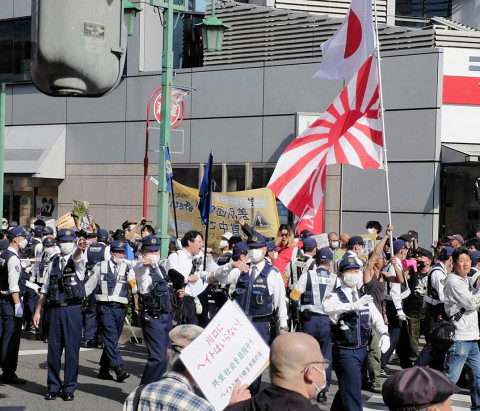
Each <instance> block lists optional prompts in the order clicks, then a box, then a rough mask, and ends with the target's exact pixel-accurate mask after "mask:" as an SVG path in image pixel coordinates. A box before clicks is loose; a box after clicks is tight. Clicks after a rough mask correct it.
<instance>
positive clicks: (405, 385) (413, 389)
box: [382, 367, 460, 410]
mask: <svg viewBox="0 0 480 411" xmlns="http://www.w3.org/2000/svg"><path fill="white" fill-rule="evenodd" d="M459 391H460V389H459V388H458V387H457V386H456V385H454V384H453V383H452V382H451V381H450V380H449V379H448V378H447V377H446V376H445V374H443V373H441V372H440V371H437V370H434V369H432V368H428V367H412V368H407V369H405V370H402V371H399V372H397V373H395V374H394V375H392V376H391V377H390V378H388V379H387V381H385V383H384V384H383V387H382V396H383V401H384V402H385V405H387V406H388V408H389V409H390V410H402V409H405V408H407V407H418V406H424V407H428V406H430V405H433V404H441V403H442V402H444V401H445V400H446V399H447V398H448V397H450V396H451V395H452V394H454V393H456V392H459ZM410 409H411V408H410Z"/></svg>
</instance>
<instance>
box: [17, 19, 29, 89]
mask: <svg viewBox="0 0 480 411" xmlns="http://www.w3.org/2000/svg"><path fill="white" fill-rule="evenodd" d="M30 32H31V20H30V19H27V20H17V21H15V22H14V39H13V81H25V80H29V79H30V55H31V41H30Z"/></svg>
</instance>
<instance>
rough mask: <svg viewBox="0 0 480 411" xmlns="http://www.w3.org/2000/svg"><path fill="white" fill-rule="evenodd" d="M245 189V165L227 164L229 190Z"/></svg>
mask: <svg viewBox="0 0 480 411" xmlns="http://www.w3.org/2000/svg"><path fill="white" fill-rule="evenodd" d="M241 190H245V166H244V165H241V166H237V165H227V191H241Z"/></svg>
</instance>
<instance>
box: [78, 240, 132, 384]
mask: <svg viewBox="0 0 480 411" xmlns="http://www.w3.org/2000/svg"><path fill="white" fill-rule="evenodd" d="M87 252H88V251H87ZM110 253H111V258H110V260H107V261H101V262H99V263H97V264H96V265H95V267H94V268H93V270H92V274H91V276H90V277H89V279H88V280H87V282H86V283H85V293H86V294H87V295H89V294H90V293H91V292H92V291H94V297H95V300H96V301H97V306H98V314H99V319H100V323H101V333H102V337H103V341H104V344H105V346H104V348H103V353H102V357H101V358H100V372H99V373H98V378H100V379H101V380H112V379H113V377H112V376H111V375H110V369H113V370H114V371H115V374H116V376H117V381H118V382H122V381H123V380H126V379H127V378H128V377H130V374H129V373H127V372H126V371H125V370H124V369H123V360H122V354H121V353H120V350H119V349H118V346H117V344H118V339H119V338H120V335H121V334H122V330H123V324H124V322H125V314H126V310H127V306H128V301H129V291H128V290H129V288H130V284H132V285H133V286H135V273H134V271H133V269H131V268H130V267H129V266H128V265H127V264H126V263H125V262H124V260H123V259H124V258H125V242H124V241H113V242H112V244H111V246H110Z"/></svg>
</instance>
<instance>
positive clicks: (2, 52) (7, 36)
mask: <svg viewBox="0 0 480 411" xmlns="http://www.w3.org/2000/svg"><path fill="white" fill-rule="evenodd" d="M12 72H13V21H3V22H1V23H0V80H1V81H5V82H9V81H12Z"/></svg>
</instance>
